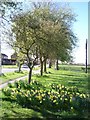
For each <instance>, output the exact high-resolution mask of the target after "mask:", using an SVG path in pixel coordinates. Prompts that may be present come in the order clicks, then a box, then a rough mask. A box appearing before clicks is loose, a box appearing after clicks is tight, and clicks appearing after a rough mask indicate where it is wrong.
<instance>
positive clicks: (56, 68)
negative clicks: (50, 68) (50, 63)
mask: <svg viewBox="0 0 90 120" xmlns="http://www.w3.org/2000/svg"><path fill="white" fill-rule="evenodd" d="M55 70H59V67H58V59H57V60H56V61H55Z"/></svg>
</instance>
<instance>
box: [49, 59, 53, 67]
mask: <svg viewBox="0 0 90 120" xmlns="http://www.w3.org/2000/svg"><path fill="white" fill-rule="evenodd" d="M51 67H52V61H51V60H49V68H51Z"/></svg>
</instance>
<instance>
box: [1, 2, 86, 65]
mask: <svg viewBox="0 0 90 120" xmlns="http://www.w3.org/2000/svg"><path fill="white" fill-rule="evenodd" d="M69 4H70V6H71V8H72V9H73V10H74V13H75V14H76V15H77V17H76V19H77V21H76V22H75V23H74V26H73V31H74V33H76V34H77V38H78V44H77V45H78V47H76V49H75V50H74V52H73V56H74V58H75V59H74V61H75V62H76V63H85V41H86V38H88V2H72V3H69ZM2 52H3V53H5V54H7V55H8V56H9V58H10V55H11V54H12V53H13V52H14V51H13V50H11V49H9V48H7V46H5V45H3V44H2Z"/></svg>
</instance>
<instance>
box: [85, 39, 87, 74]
mask: <svg viewBox="0 0 90 120" xmlns="http://www.w3.org/2000/svg"><path fill="white" fill-rule="evenodd" d="M85 47H86V71H85V72H86V73H87V39H86V46H85Z"/></svg>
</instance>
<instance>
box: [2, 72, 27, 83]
mask: <svg viewBox="0 0 90 120" xmlns="http://www.w3.org/2000/svg"><path fill="white" fill-rule="evenodd" d="M27 73H28V72H27V71H23V72H20V73H19V72H10V73H5V74H4V75H1V76H0V84H3V83H5V82H7V81H10V80H13V79H16V78H19V77H23V76H25V75H27Z"/></svg>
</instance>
